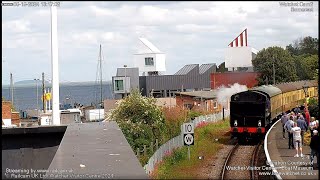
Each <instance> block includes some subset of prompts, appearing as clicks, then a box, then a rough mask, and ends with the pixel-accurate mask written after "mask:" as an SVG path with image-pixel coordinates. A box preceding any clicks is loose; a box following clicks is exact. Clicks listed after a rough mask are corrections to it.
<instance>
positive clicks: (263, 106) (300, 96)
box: [230, 80, 318, 139]
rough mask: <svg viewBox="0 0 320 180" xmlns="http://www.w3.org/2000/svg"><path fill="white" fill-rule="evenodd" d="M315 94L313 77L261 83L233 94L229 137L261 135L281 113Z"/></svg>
mask: <svg viewBox="0 0 320 180" xmlns="http://www.w3.org/2000/svg"><path fill="white" fill-rule="evenodd" d="M306 95H307V97H310V98H311V97H318V83H317V82H316V81H315V80H310V81H296V82H290V83H282V84H276V85H263V86H259V87H254V88H252V89H250V90H248V91H244V92H240V93H236V94H234V95H232V96H231V101H230V127H231V134H232V136H233V137H238V138H239V139H244V138H248V137H259V136H260V137H261V136H263V135H264V134H265V133H266V132H267V130H268V128H269V127H270V125H271V124H272V122H274V121H275V120H277V119H279V118H280V117H281V115H282V113H283V112H288V111H291V110H293V109H294V108H295V107H296V106H297V105H299V106H300V107H301V105H303V104H304V101H305V98H306Z"/></svg>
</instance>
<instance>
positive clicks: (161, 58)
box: [134, 38, 166, 76]
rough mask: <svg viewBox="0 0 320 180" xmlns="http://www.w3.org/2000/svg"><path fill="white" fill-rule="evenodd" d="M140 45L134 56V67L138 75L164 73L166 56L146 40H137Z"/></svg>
mask: <svg viewBox="0 0 320 180" xmlns="http://www.w3.org/2000/svg"><path fill="white" fill-rule="evenodd" d="M139 40H140V43H141V44H142V46H141V48H140V49H139V50H138V52H137V53H135V54H134V67H138V68H139V75H142V76H152V75H159V74H162V73H164V72H165V71H166V55H165V53H163V52H161V51H160V50H159V49H158V48H157V47H156V46H154V45H153V44H152V43H151V42H150V41H148V40H147V39H146V38H139Z"/></svg>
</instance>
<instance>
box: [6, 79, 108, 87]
mask: <svg viewBox="0 0 320 180" xmlns="http://www.w3.org/2000/svg"><path fill="white" fill-rule="evenodd" d="M102 84H104V85H106V84H112V83H111V81H102ZM36 85H37V84H36V81H35V80H24V81H18V82H15V83H14V87H31V86H36ZM79 85H99V82H98V83H96V82H95V81H86V82H60V86H79ZM38 86H39V87H40V86H42V81H41V80H40V81H38ZM45 86H46V87H48V86H49V87H51V83H50V82H49V81H45ZM8 87H10V85H2V88H8Z"/></svg>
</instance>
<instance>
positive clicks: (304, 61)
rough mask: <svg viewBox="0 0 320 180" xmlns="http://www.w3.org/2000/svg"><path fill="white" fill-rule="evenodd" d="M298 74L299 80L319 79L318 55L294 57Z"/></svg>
mask: <svg viewBox="0 0 320 180" xmlns="http://www.w3.org/2000/svg"><path fill="white" fill-rule="evenodd" d="M293 58H294V62H295V66H296V74H297V76H298V78H299V80H313V79H316V78H317V76H316V75H317V71H318V70H317V69H319V65H318V60H319V58H318V55H307V54H304V55H300V56H293Z"/></svg>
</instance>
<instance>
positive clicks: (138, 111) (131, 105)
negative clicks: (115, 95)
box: [110, 90, 166, 165]
mask: <svg viewBox="0 0 320 180" xmlns="http://www.w3.org/2000/svg"><path fill="white" fill-rule="evenodd" d="M155 102H156V100H155V99H154V98H151V97H144V96H142V95H141V94H140V92H139V91H138V90H133V91H132V92H131V94H130V95H129V96H127V97H126V98H125V99H124V100H123V101H121V102H120V104H119V105H118V106H117V108H116V109H115V110H113V111H112V112H111V116H110V119H112V120H115V121H116V122H117V123H118V125H119V127H120V128H121V130H122V132H123V134H124V135H125V137H126V139H127V141H128V143H129V144H130V146H131V148H132V149H133V150H134V151H135V152H136V150H137V148H140V150H141V148H143V146H144V145H146V146H147V147H149V146H150V143H151V142H155V140H156V139H158V140H159V145H161V144H162V143H164V141H165V139H164V136H165V134H166V129H165V124H164V116H163V113H162V111H161V109H160V108H159V107H158V106H157V105H156V104H155ZM148 156H149V155H148ZM146 158H147V157H144V158H140V162H141V164H142V165H144V164H145V163H146V160H145V159H146Z"/></svg>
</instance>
